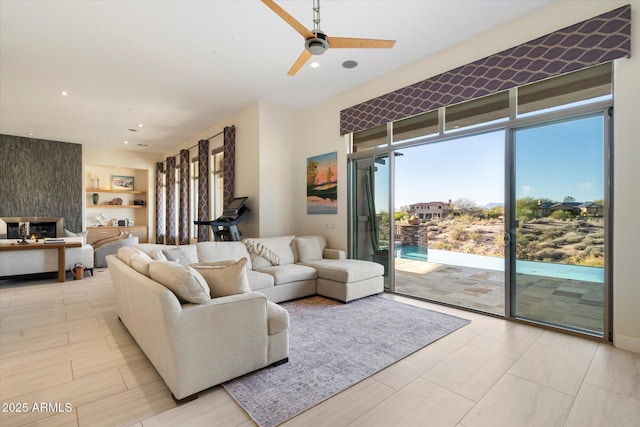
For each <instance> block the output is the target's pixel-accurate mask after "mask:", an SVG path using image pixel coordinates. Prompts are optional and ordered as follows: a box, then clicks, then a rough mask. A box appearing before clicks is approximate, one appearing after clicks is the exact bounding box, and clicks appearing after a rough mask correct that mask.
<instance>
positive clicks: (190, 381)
mask: <svg viewBox="0 0 640 427" xmlns="http://www.w3.org/2000/svg"><path fill="white" fill-rule="evenodd" d="M267 322H268V321H267V298H266V297H265V296H264V295H262V294H260V293H258V292H250V293H246V294H240V295H231V296H227V297H221V298H214V299H212V300H211V301H209V302H207V303H205V304H184V305H183V306H182V310H181V311H180V312H179V313H174V314H171V315H168V316H167V317H166V325H167V329H168V337H169V342H168V343H159V344H160V345H159V346H158V347H157V348H156V349H155V351H157V352H162V351H170V352H171V353H173V360H174V365H173V369H172V371H173V372H174V373H175V385H174V386H173V387H171V388H172V391H173V392H174V394H175V395H176V397H177V398H182V397H185V396H189V395H191V394H193V393H195V392H197V391H198V390H202V389H205V388H208V387H211V386H212V385H215V384H220V383H223V382H225V381H228V380H230V379H232V378H236V377H238V376H240V375H244V374H246V373H248V372H251V371H254V370H256V369H260V368H262V367H264V366H266V364H267V357H268V345H269V342H268V339H269V336H268V323H267ZM166 344H169V345H168V347H167V346H166ZM203 367H206V368H204V369H203Z"/></svg>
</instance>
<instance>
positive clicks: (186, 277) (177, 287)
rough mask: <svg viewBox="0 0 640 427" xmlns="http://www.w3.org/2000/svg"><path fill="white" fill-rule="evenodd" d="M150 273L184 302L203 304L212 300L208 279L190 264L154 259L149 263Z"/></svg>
mask: <svg viewBox="0 0 640 427" xmlns="http://www.w3.org/2000/svg"><path fill="white" fill-rule="evenodd" d="M149 275H150V277H151V278H152V279H153V280H155V281H156V282H158V283H160V284H162V285H164V286H165V287H166V288H168V289H169V290H171V291H172V292H173V293H174V294H175V295H176V296H177V297H178V299H179V300H181V301H182V302H191V303H194V304H202V303H205V302H207V301H211V296H210V295H209V285H207V282H206V280H205V279H204V277H202V275H201V274H200V273H199V272H198V271H196V270H195V269H193V268H191V267H189V266H188V265H182V264H179V263H177V262H174V261H153V262H151V263H150V264H149Z"/></svg>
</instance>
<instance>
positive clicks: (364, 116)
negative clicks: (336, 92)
mask: <svg viewBox="0 0 640 427" xmlns="http://www.w3.org/2000/svg"><path fill="white" fill-rule="evenodd" d="M630 54H631V6H630V5H626V6H623V7H620V8H618V9H615V10H612V11H611V12H607V13H604V14H602V15H599V16H596V17H594V18H591V19H587V20H585V21H582V22H580V23H578V24H575V25H572V26H569V27H566V28H564V29H561V30H558V31H555V32H553V33H550V34H547V35H546V36H542V37H540V38H537V39H535V40H532V41H530V42H527V43H523V44H521V45H519V46H516V47H513V48H511V49H507V50H505V51H502V52H500V53H497V54H495V55H491V56H488V57H486V58H483V59H480V60H478V61H475V62H472V63H470V64H467V65H463V66H461V67H458V68H456V69H453V70H451V71H447V72H444V73H442V74H439V75H437V76H434V77H431V78H429V79H426V80H423V81H421V82H418V83H415V84H413V85H410V86H406V87H404V88H401V89H398V90H396V91H393V92H391V93H388V94H386V95H382V96H379V97H377V98H374V99H371V100H369V101H366V102H363V103H361V104H358V105H354V106H352V107H349V108H347V109H345V110H342V111H341V112H340V135H346V134H348V133H352V132H358V131H362V130H366V129H371V128H374V127H376V126H380V125H383V124H385V123H389V122H393V121H396V120H400V119H403V118H406V117H410V116H414V115H416V114H421V113H425V112H427V111H431V110H435V109H438V108H440V107H446V106H448V105H453V104H457V103H460V102H463V101H468V100H470V99H474V98H479V97H481V96H485V95H489V94H491V93H495V92H499V91H503V90H506V89H510V88H512V87H517V86H522V85H524V84H527V83H532V82H535V81H538V80H542V79H546V78H549V77H554V76H557V75H560V74H564V73H568V72H571V71H577V70H580V69H582V68H586V67H590V66H593V65H598V64H602V63H605V62H609V61H613V60H614V59H619V58H622V57H629V56H630Z"/></svg>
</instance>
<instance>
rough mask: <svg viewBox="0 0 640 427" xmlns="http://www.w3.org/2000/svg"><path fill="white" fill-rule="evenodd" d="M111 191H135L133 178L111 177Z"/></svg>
mask: <svg viewBox="0 0 640 427" xmlns="http://www.w3.org/2000/svg"><path fill="white" fill-rule="evenodd" d="M111 189H112V190H120V191H133V177H132V176H122V175H111Z"/></svg>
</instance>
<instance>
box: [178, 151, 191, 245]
mask: <svg viewBox="0 0 640 427" xmlns="http://www.w3.org/2000/svg"><path fill="white" fill-rule="evenodd" d="M189 176H190V173H189V150H180V193H179V194H180V198H179V200H178V206H179V210H180V213H179V215H178V244H180V245H188V244H189V206H190V205H189V184H190V183H189Z"/></svg>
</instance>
